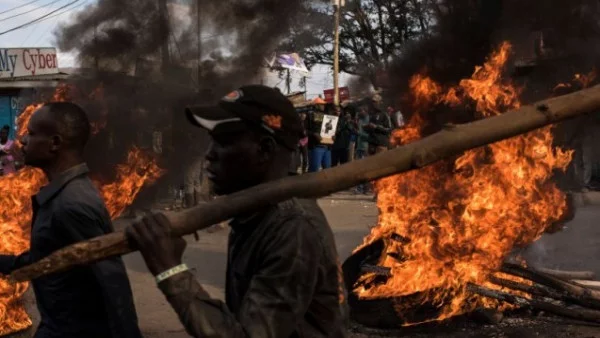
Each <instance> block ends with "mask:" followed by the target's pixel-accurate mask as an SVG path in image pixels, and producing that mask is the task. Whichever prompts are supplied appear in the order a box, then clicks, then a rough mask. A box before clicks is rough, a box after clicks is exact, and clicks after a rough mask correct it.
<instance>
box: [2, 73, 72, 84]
mask: <svg viewBox="0 0 600 338" xmlns="http://www.w3.org/2000/svg"><path fill="white" fill-rule="evenodd" d="M68 77H69V74H67V73H63V72H61V73H58V74H46V75H34V76H20V77H6V78H0V82H19V81H59V80H65V79H67V78H68Z"/></svg>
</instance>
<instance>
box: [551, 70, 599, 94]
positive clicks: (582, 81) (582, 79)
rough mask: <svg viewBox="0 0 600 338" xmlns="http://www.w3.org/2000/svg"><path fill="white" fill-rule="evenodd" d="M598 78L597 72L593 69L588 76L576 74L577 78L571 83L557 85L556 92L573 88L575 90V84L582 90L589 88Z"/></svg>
mask: <svg viewBox="0 0 600 338" xmlns="http://www.w3.org/2000/svg"><path fill="white" fill-rule="evenodd" d="M597 77H598V73H597V72H596V69H595V68H594V69H592V70H591V71H590V72H589V73H587V74H575V76H574V77H573V79H572V80H571V83H566V82H563V83H559V84H557V85H556V87H554V91H558V90H560V89H571V88H573V84H575V85H577V86H579V87H581V88H587V87H589V86H590V85H591V84H592V83H593V82H595V81H596V78H597Z"/></svg>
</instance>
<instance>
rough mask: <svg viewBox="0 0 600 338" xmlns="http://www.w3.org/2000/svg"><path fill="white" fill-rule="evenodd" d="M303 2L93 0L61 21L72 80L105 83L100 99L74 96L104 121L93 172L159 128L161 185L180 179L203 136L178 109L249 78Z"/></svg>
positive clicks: (145, 144)
mask: <svg viewBox="0 0 600 338" xmlns="http://www.w3.org/2000/svg"><path fill="white" fill-rule="evenodd" d="M301 2H302V1H301V0H292V1H277V0H267V1H259V0H253V1H249V0H246V1H241V0H224V1H212V0H205V1H198V2H195V1H190V2H185V3H184V2H178V1H166V0H165V1H163V2H161V1H160V0H153V1H149V0H128V1H122V0H99V1H98V2H97V3H95V4H93V5H89V6H88V7H87V8H86V10H84V11H82V12H81V13H80V14H78V15H77V16H76V18H75V20H74V21H72V22H69V23H68V24H66V25H63V26H62V27H60V28H59V29H58V30H57V31H56V38H57V42H58V46H59V48H60V49H61V50H62V51H63V52H77V53H78V54H79V61H80V64H81V67H82V68H81V71H80V73H79V74H78V75H77V76H74V77H73V79H72V80H71V81H70V82H71V84H73V85H74V86H75V87H76V88H78V90H79V91H80V92H81V93H90V92H93V91H94V90H95V88H97V87H102V95H103V98H102V100H101V104H99V103H98V100H89V99H88V98H86V95H79V97H78V98H75V99H74V100H76V101H77V102H78V103H80V104H81V105H82V106H84V107H86V109H87V110H88V112H89V113H90V115H91V116H92V117H93V119H96V120H97V121H96V122H97V123H98V124H99V125H105V127H104V128H103V129H101V130H100V131H99V132H98V134H97V135H96V136H95V137H94V138H93V139H92V141H91V144H90V146H89V149H88V150H89V153H90V154H93V155H94V156H89V161H90V165H91V167H92V170H93V171H96V172H100V173H102V174H104V175H106V176H110V175H111V173H112V172H113V169H114V166H115V164H117V163H119V162H122V160H123V159H124V156H125V155H126V153H127V152H128V149H129V148H130V147H131V146H138V147H142V148H146V149H148V150H149V151H152V138H153V135H154V134H155V133H156V132H157V131H159V132H162V136H163V153H161V154H158V155H157V156H158V157H159V158H160V165H161V166H162V167H163V168H166V169H167V170H168V175H167V176H168V177H167V179H165V180H163V181H162V183H164V185H167V184H169V185H171V186H177V185H179V184H180V183H181V182H182V179H183V177H182V176H183V172H182V171H183V170H184V168H186V166H187V165H189V163H190V162H191V161H192V160H193V159H194V158H197V157H198V156H202V154H203V152H204V150H205V149H206V146H207V143H208V137H207V135H206V134H205V133H203V132H202V131H200V130H198V129H196V128H192V127H191V126H190V125H189V124H188V123H187V121H186V120H185V117H184V114H183V112H184V107H185V106H186V105H189V104H199V103H203V104H206V103H211V102H214V100H215V99H217V98H219V97H221V96H223V95H224V94H226V93H227V92H229V91H231V90H232V89H235V88H236V87H239V86H240V85H243V84H248V83H254V82H255V78H257V75H258V74H259V70H260V67H261V65H262V64H263V59H264V57H265V56H266V55H268V54H270V53H272V52H274V51H275V50H274V49H275V48H276V46H277V44H278V42H279V40H280V39H281V38H282V37H283V36H284V35H285V34H287V32H288V31H289V28H290V27H289V25H290V22H291V21H292V19H293V18H294V16H295V15H296V13H297V12H298V9H299V8H300V6H301ZM161 6H162V7H161ZM197 6H199V8H198V7H197ZM165 8H166V10H165ZM198 13H200V14H199V15H198ZM198 22H200V28H201V31H200V30H199V29H198V28H199V27H198ZM199 33H200V34H199ZM165 46H167V48H168V50H169V53H168V54H167V53H164V51H165ZM199 60H200V62H199ZM164 61H168V62H164ZM92 101H93V102H92ZM99 154H101V155H99ZM149 194H150V195H154V193H149ZM151 197H152V198H153V197H154V196H151Z"/></svg>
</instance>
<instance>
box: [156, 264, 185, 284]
mask: <svg viewBox="0 0 600 338" xmlns="http://www.w3.org/2000/svg"><path fill="white" fill-rule="evenodd" d="M188 270H189V269H188V266H187V264H180V265H177V266H174V267H172V268H170V269H169V270H167V271H163V272H161V273H159V274H158V275H156V277H155V278H156V283H157V284H158V283H160V282H162V281H164V280H165V279H168V278H171V277H173V276H175V275H176V274H178V273H181V272H184V271H188Z"/></svg>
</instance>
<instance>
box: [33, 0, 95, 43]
mask: <svg viewBox="0 0 600 338" xmlns="http://www.w3.org/2000/svg"><path fill="white" fill-rule="evenodd" d="M89 1H90V0H85V1H84V2H81V3H79V4H78V5H76V6H73V7H71V8H67V9H65V10H64V11H62V12H60V13H56V14H54V15H51V16H49V17H47V18H44V19H42V20H40V21H38V22H36V23H34V24H33V26H35V27H36V29H37V27H39V25H38V24H39V23H41V22H43V21H46V20H50V19H52V18H56V17H58V16H61V15H63V14H65V13H67V12H70V11H72V10H74V9H76V8H77V7H81V6H83V5H85V4H87V3H88V2H89ZM45 33H46V34H48V32H45ZM43 36H44V33H42V34H40V35H39V36H38V38H37V39H36V40H35V42H34V43H33V45H34V46H36V45H37V43H38V42H39V41H40V40H41V39H42V37H43Z"/></svg>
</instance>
